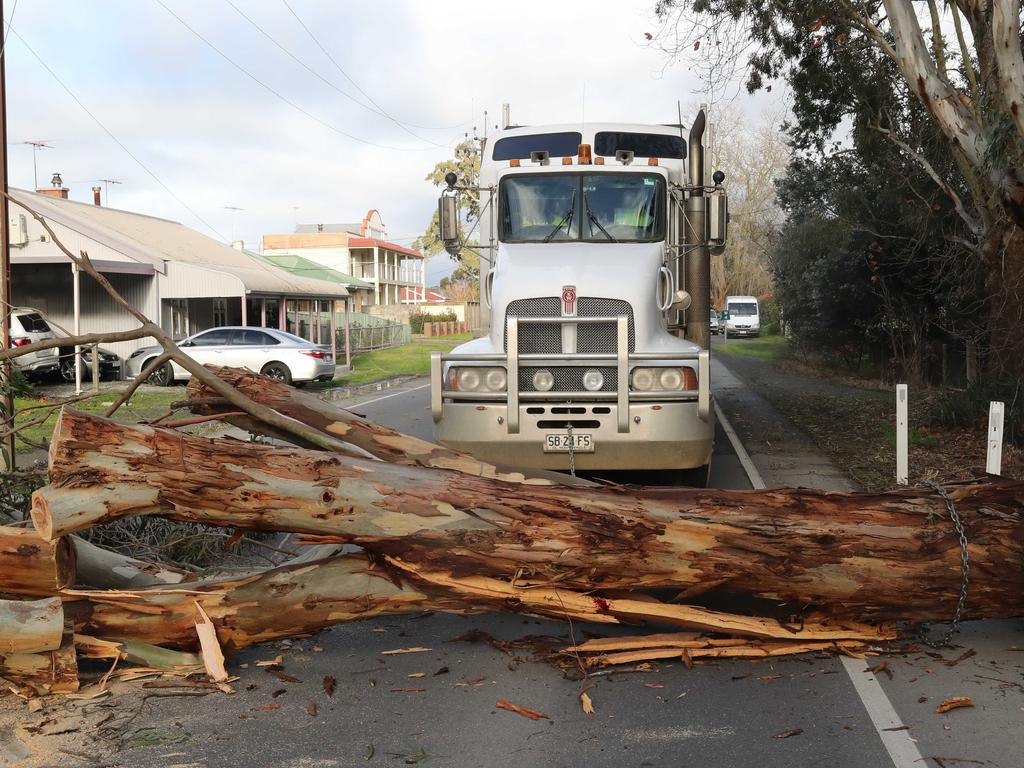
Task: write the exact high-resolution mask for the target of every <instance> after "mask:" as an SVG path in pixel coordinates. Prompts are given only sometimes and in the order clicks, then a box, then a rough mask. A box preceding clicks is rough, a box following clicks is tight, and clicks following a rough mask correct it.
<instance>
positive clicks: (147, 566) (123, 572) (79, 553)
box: [68, 536, 195, 589]
mask: <svg viewBox="0 0 1024 768" xmlns="http://www.w3.org/2000/svg"><path fill="white" fill-rule="evenodd" d="M68 538H69V539H70V540H71V543H72V545H73V546H74V548H75V562H76V565H77V578H76V579H75V583H77V584H82V585H86V586H90V587H95V588H98V589H138V588H139V587H149V586H153V585H156V584H180V583H181V582H183V581H190V580H192V579H194V578H195V574H193V573H190V572H189V571H186V570H184V569H182V568H175V567H173V566H170V565H164V564H161V563H150V562H146V561H145V560H137V559H135V558H134V557H128V556H127V555H122V554H121V553H120V552H113V551H111V550H109V549H105V548H104V547H98V546H96V545H95V544H93V543H91V542H88V541H86V540H85V539H83V538H81V537H80V536H69V537H68Z"/></svg>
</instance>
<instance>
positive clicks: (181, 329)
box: [170, 299, 188, 339]
mask: <svg viewBox="0 0 1024 768" xmlns="http://www.w3.org/2000/svg"><path fill="white" fill-rule="evenodd" d="M170 305H171V337H172V338H174V339H184V338H185V337H186V336H188V300H187V299H170Z"/></svg>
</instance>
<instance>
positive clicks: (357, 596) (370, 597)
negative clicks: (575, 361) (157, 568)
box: [66, 553, 896, 652]
mask: <svg viewBox="0 0 1024 768" xmlns="http://www.w3.org/2000/svg"><path fill="white" fill-rule="evenodd" d="M187 587H188V588H187V589H172V588H158V587H151V588H148V589H140V590H130V591H129V590H122V591H110V590H73V591H69V593H68V599H69V602H67V603H66V610H67V614H68V616H69V617H70V618H71V620H72V621H73V623H74V626H75V630H76V632H79V633H85V634H88V635H94V636H99V637H107V638H118V639H128V640H131V641H136V642H143V643H153V644H156V643H160V644H162V645H173V646H175V647H178V648H186V649H195V648H196V647H197V637H196V631H195V614H196V611H195V604H196V603H197V602H198V603H199V605H201V606H202V607H203V610H204V611H205V612H206V613H207V615H209V617H210V619H211V620H212V621H213V623H214V625H215V627H216V629H217V639H218V640H219V641H220V643H221V646H222V647H223V648H224V650H225V651H227V652H233V651H236V650H238V649H240V648H244V647H246V646H249V645H252V644H253V643H258V642H264V641H267V640H274V639H277V638H281V637H294V636H297V635H309V634H312V633H314V632H316V631H318V630H321V629H324V628H325V627H329V626H331V625H333V624H338V623H341V622H347V621H356V620H362V619H371V618H376V617H380V616H393V615H401V614H408V613H420V612H423V611H447V612H454V613H474V612H481V611H486V610H492V611H511V612H517V613H527V614H530V615H534V616H543V617H546V618H555V619H566V618H568V619H573V620H578V621H589V622H593V623H599V624H631V625H636V624H638V623H642V622H653V623H657V624H667V625H672V626H678V627H686V628H689V629H700V630H702V631H710V632H716V633H728V634H734V635H737V636H742V637H751V638H758V639H771V640H780V639H784V640H789V641H795V640H799V641H802V642H809V641H828V642H839V641H845V640H854V641H858V642H878V641H882V640H888V639H892V638H894V637H895V636H896V635H895V632H894V631H893V629H892V628H891V627H886V626H881V627H870V626H863V625H856V624H849V625H847V626H843V625H840V624H835V625H832V626H824V625H821V624H815V623H805V624H803V625H802V626H800V627H793V626H786V625H783V624H781V623H779V622H778V621H775V620H772V619H765V618H756V617H749V616H732V615H729V614H724V613H718V612H715V611H709V610H706V609H701V608H696V607H692V606H684V605H671V604H665V603H660V602H658V601H656V600H640V599H603V598H601V599H595V598H594V597H592V596H590V595H583V594H580V593H577V592H571V591H569V590H565V589H555V588H551V587H535V588H522V587H517V586H514V585H512V584H509V583H508V582H505V581H501V580H499V579H490V578H486V577H481V576H471V577H458V576H454V575H453V574H451V573H433V572H423V571H419V570H417V569H416V568H412V567H410V566H409V565H408V564H406V563H403V562H401V561H398V560H395V559H394V558H384V559H383V560H382V561H380V562H375V561H374V560H373V559H372V558H371V557H370V556H368V555H366V554H362V553H356V554H349V555H332V556H329V557H325V558H322V559H319V560H314V561H306V560H305V559H298V560H297V561H291V562H289V563H287V564H285V565H282V566H279V567H277V568H274V569H271V570H268V571H264V572H262V573H256V574H251V575H248V576H244V577H233V578H224V579H216V580H211V581H204V582H196V583H192V584H188V585H187Z"/></svg>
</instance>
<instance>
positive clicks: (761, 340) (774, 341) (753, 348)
mask: <svg viewBox="0 0 1024 768" xmlns="http://www.w3.org/2000/svg"><path fill="white" fill-rule="evenodd" d="M715 351H716V352H725V353H726V354H728V355H745V356H746V357H756V358H759V359H761V360H781V359H782V358H784V357H785V356H786V355H787V354H788V353H789V340H788V339H787V338H786V337H785V336H758V337H756V338H753V339H730V340H729V341H727V342H725V343H719V344H716V345H715Z"/></svg>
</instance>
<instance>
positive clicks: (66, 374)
mask: <svg viewBox="0 0 1024 768" xmlns="http://www.w3.org/2000/svg"><path fill="white" fill-rule="evenodd" d="M59 370H60V377H61V378H62V379H64V381H66V382H68V383H69V384H70V383H74V381H75V357H74V355H70V356H68V357H63V358H61V361H60V368H59Z"/></svg>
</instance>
